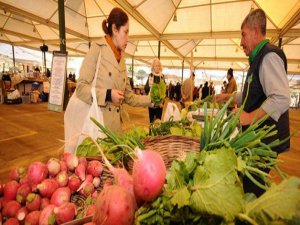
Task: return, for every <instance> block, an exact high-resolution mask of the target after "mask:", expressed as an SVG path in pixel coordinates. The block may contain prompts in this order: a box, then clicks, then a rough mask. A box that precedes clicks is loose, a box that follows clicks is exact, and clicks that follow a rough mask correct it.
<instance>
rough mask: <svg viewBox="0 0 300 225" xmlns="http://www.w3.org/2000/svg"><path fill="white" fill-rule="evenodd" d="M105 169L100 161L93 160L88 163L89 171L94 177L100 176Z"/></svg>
mask: <svg viewBox="0 0 300 225" xmlns="http://www.w3.org/2000/svg"><path fill="white" fill-rule="evenodd" d="M102 171H103V166H102V163H101V162H100V161H97V160H92V161H90V162H89V163H88V166H87V173H88V174H91V175H92V176H94V177H99V176H100V175H101V173H102Z"/></svg>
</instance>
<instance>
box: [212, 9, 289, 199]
mask: <svg viewBox="0 0 300 225" xmlns="http://www.w3.org/2000/svg"><path fill="white" fill-rule="evenodd" d="M241 30H242V39H241V46H242V47H243V50H244V52H245V54H246V55H247V56H248V57H249V64H250V68H249V70H248V73H247V78H246V82H245V85H244V90H243V91H242V92H238V93H236V95H235V97H234V101H235V102H236V103H237V104H238V105H241V104H242V103H243V101H244V99H245V98H246V94H247V88H248V83H247V81H248V78H249V77H250V76H252V81H251V82H250V86H249V93H248V97H247V99H246V102H245V108H244V111H243V112H242V113H241V116H240V123H241V125H242V127H243V130H245V129H246V128H247V127H248V126H249V125H250V124H251V123H252V122H253V121H257V120H259V119H260V118H262V117H263V116H265V115H266V114H268V115H269V117H268V119H267V120H266V121H265V122H264V124H263V125H273V124H275V126H276V128H275V129H276V130H277V131H278V132H277V135H274V136H272V137H271V138H268V139H267V140H266V139H264V140H263V141H264V142H265V143H270V142H272V141H274V140H276V139H279V140H283V139H285V138H287V137H289V135H290V130H289V112H288V109H289V105H290V93H289V84H288V79H287V59H286V57H285V54H284V53H283V51H282V50H281V49H280V48H278V47H276V46H274V45H272V44H270V43H269V40H267V39H266V15H265V12H264V11H263V10H261V9H256V10H253V11H251V12H250V13H249V14H248V15H247V17H246V18H245V19H244V21H243V23H242V25H241ZM229 97H230V95H228V94H220V95H217V96H216V101H223V100H227V99H229ZM236 111H237V110H236ZM289 147H290V142H289V140H288V141H286V142H284V143H283V144H281V145H279V146H276V147H274V148H272V150H273V151H276V152H277V153H278V154H279V153H282V152H284V151H287V150H289ZM266 172H269V171H268V170H266ZM243 185H244V191H245V192H252V193H255V194H256V195H257V196H260V195H261V194H262V193H263V192H264V190H262V189H260V188H259V187H257V186H256V185H254V184H253V183H252V182H251V181H250V180H248V179H246V178H244V180H243Z"/></svg>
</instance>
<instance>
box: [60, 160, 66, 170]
mask: <svg viewBox="0 0 300 225" xmlns="http://www.w3.org/2000/svg"><path fill="white" fill-rule="evenodd" d="M59 163H60V171H68V166H67V163H66V161H62V160H61V161H60V162H59Z"/></svg>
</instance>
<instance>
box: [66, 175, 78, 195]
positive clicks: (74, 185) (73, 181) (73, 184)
mask: <svg viewBox="0 0 300 225" xmlns="http://www.w3.org/2000/svg"><path fill="white" fill-rule="evenodd" d="M80 185H81V180H80V179H79V177H78V176H76V175H75V174H73V175H71V176H70V177H69V182H68V187H69V188H70V190H71V192H72V193H74V192H76V191H77V189H78V188H79V187H80Z"/></svg>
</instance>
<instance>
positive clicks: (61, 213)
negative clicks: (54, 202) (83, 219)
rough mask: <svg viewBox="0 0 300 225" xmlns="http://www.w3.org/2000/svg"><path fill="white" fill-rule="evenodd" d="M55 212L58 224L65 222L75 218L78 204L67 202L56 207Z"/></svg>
mask: <svg viewBox="0 0 300 225" xmlns="http://www.w3.org/2000/svg"><path fill="white" fill-rule="evenodd" d="M54 214H55V219H56V222H57V224H63V223H66V222H69V221H71V220H73V219H74V217H75V214H76V205H75V204H74V203H70V202H67V203H65V204H63V205H61V206H59V207H55V208H54Z"/></svg>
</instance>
